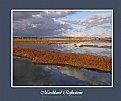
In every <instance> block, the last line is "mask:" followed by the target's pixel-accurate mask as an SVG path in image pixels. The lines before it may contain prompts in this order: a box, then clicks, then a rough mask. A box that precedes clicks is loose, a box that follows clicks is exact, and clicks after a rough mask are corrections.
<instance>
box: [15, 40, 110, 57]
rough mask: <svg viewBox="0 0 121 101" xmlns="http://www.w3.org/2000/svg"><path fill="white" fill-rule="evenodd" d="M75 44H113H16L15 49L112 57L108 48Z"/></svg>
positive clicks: (107, 44) (106, 44)
mask: <svg viewBox="0 0 121 101" xmlns="http://www.w3.org/2000/svg"><path fill="white" fill-rule="evenodd" d="M74 44H77V46H79V45H80V44H83V45H85V44H88V45H98V46H103V45H105V46H111V43H91V42H80V43H71V44H49V45H47V44H15V45H14V47H24V48H31V49H37V50H56V51H61V52H71V53H80V54H93V55H99V56H107V57H112V49H107V48H96V47H75V46H74Z"/></svg>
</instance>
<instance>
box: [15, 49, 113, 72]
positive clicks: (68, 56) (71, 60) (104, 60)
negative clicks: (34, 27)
mask: <svg viewBox="0 0 121 101" xmlns="http://www.w3.org/2000/svg"><path fill="white" fill-rule="evenodd" d="M13 54H14V56H18V57H23V58H28V59H30V60H31V61H32V62H33V63H35V64H45V65H46V64H50V65H61V66H72V67H75V68H84V69H92V70H95V71H102V72H109V73H111V72H112V64H111V60H112V59H111V58H108V57H104V56H94V55H90V54H76V53H63V52H58V51H53V50H34V49H29V48H19V47H18V48H14V49H13Z"/></svg>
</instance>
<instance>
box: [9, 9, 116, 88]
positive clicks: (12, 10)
mask: <svg viewBox="0 0 121 101" xmlns="http://www.w3.org/2000/svg"><path fill="white" fill-rule="evenodd" d="M14 11H112V85H111V86H13V12H14ZM113 70H114V69H113V9H106V10H101V9H93V10H88V9H87V10H86V9H85V10H78V9H77V10H73V9H72V10H68V9H61V10H54V9H52V10H50V9H46V10H38V9H33V10H32V9H29V10H27V9H11V87H15V88H16V87H20V88H24V87H26V88H34V87H36V88H39V87H43V88H51V87H54V88H59V87H61V88H67V87H68V88H72V87H73V88H97V87H99V88H103V87H104V88H112V87H113V76H114V75H113Z"/></svg>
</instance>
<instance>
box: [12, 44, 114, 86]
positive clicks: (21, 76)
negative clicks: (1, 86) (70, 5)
mask: <svg viewBox="0 0 121 101" xmlns="http://www.w3.org/2000/svg"><path fill="white" fill-rule="evenodd" d="M74 44H77V46H78V45H80V44H95V45H99V46H101V45H105V46H111V43H90V42H80V43H71V44H14V47H24V48H31V49H37V50H56V51H61V52H71V53H80V54H84V53H88V54H93V55H99V56H107V57H111V56H112V53H111V52H112V50H111V49H107V48H95V47H75V46H74ZM13 73H14V75H13V77H14V80H13V81H14V82H13V84H14V85H15V86H21V85H22V86H65V85H67V86H71V85H73V86H93V85H95V86H96V85H97V86H109V85H111V82H112V75H111V74H110V73H103V72H98V71H93V70H88V69H77V68H73V67H69V66H56V65H41V64H33V63H32V62H31V60H29V59H26V58H20V57H15V56H14V67H13Z"/></svg>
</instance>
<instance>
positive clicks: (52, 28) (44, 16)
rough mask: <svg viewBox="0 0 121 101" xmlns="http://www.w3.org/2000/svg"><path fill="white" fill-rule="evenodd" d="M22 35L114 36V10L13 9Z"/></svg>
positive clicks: (15, 29)
mask: <svg viewBox="0 0 121 101" xmlns="http://www.w3.org/2000/svg"><path fill="white" fill-rule="evenodd" d="M13 35H14V36H19V37H111V36H112V11H111V10H105V11H99V10H89V11H87V10H86V11H69V10H65V11H57V10H56V11H52V10H51V11H47V10H46V11H13Z"/></svg>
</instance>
